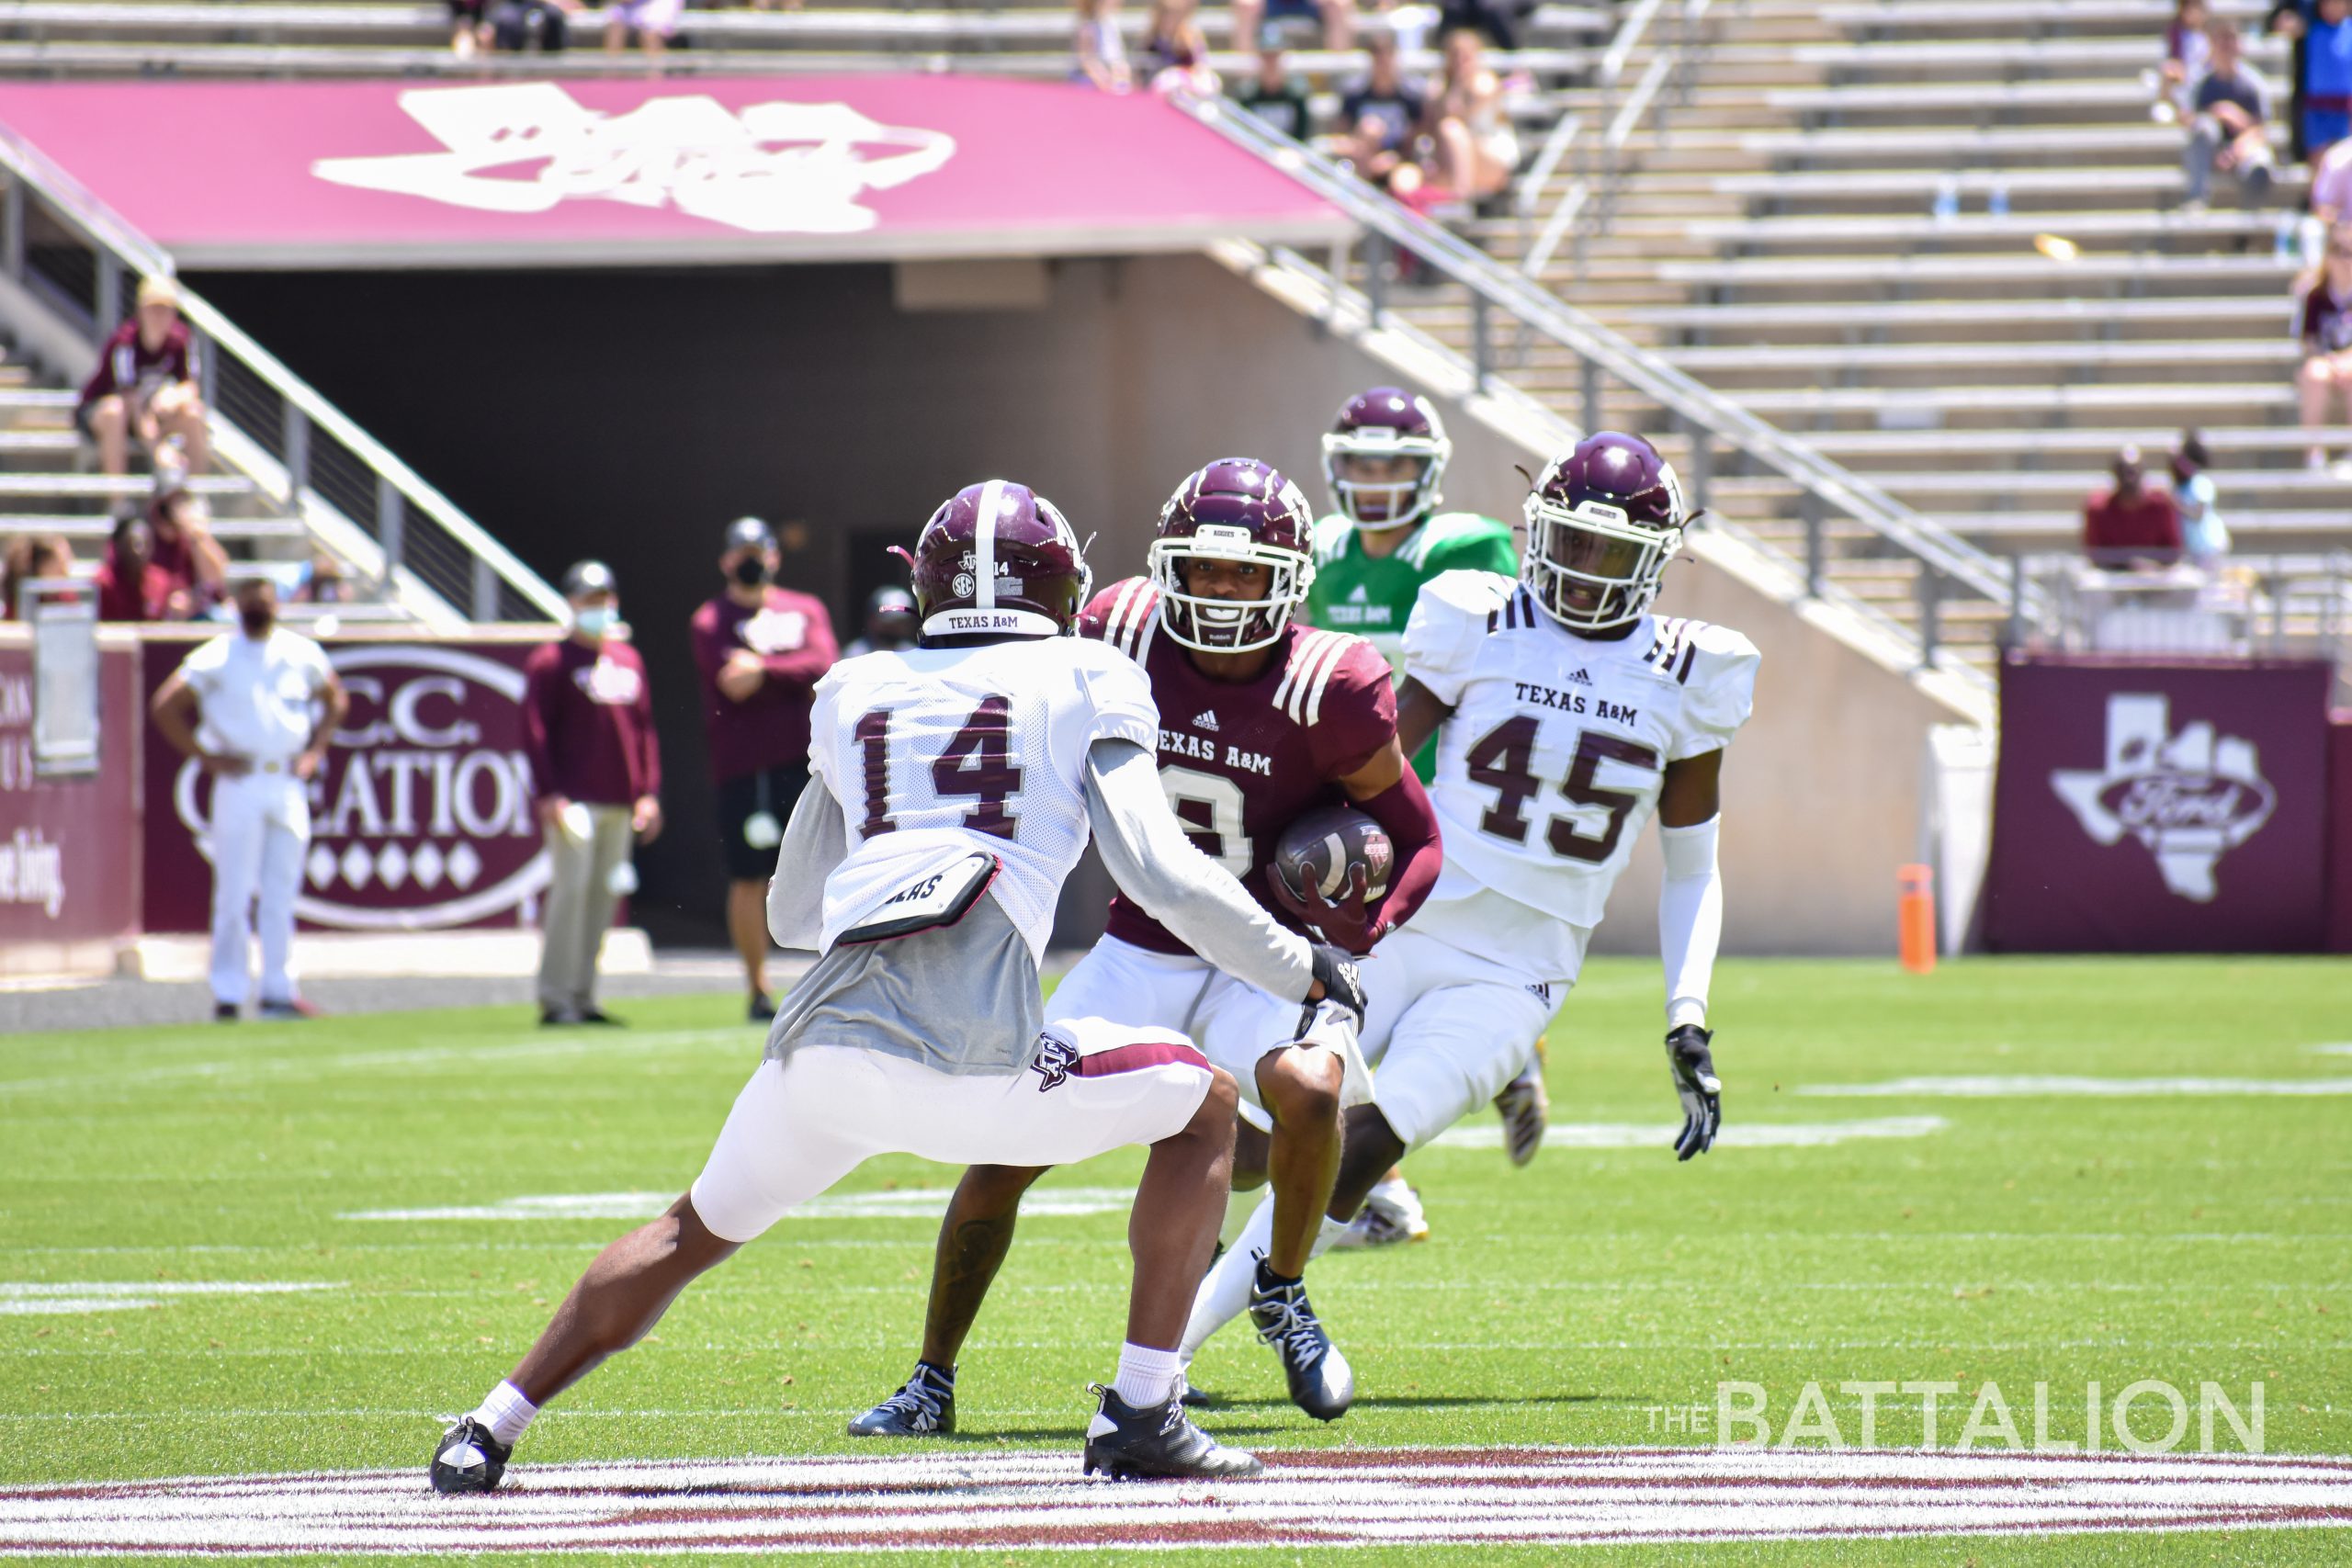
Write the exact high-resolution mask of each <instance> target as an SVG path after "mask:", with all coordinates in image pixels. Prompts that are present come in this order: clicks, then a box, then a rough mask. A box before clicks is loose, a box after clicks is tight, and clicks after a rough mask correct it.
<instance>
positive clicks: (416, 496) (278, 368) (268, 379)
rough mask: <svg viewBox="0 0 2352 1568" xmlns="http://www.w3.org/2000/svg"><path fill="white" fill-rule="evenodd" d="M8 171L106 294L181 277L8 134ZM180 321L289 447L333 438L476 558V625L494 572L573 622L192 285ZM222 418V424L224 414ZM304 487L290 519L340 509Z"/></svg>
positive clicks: (1, 132)
mask: <svg viewBox="0 0 2352 1568" xmlns="http://www.w3.org/2000/svg"><path fill="white" fill-rule="evenodd" d="M0 170H5V171H6V174H7V175H8V176H9V177H10V178H11V179H12V180H13V181H15V182H16V183H17V184H18V185H20V186H23V187H24V188H25V189H28V190H31V191H35V192H38V193H39V194H40V196H41V197H43V198H44V199H45V200H46V201H47V202H48V204H49V205H50V206H51V208H52V209H54V210H55V214H56V215H57V216H58V217H59V218H61V219H62V220H64V221H65V222H66V223H67V224H68V225H69V226H70V227H71V228H73V229H74V231H78V232H79V233H80V234H81V236H82V237H83V238H84V239H85V240H86V241H88V242H89V243H91V244H92V245H94V246H95V247H96V249H97V251H98V253H99V267H98V272H99V277H100V287H101V289H102V290H105V289H111V288H119V278H120V276H121V269H122V268H124V267H126V266H127V267H130V268H131V269H132V270H134V271H135V272H137V273H140V274H153V273H163V274H171V273H174V272H175V270H176V269H175V265H174V264H173V261H172V257H171V255H170V254H169V253H168V252H166V251H164V249H163V248H162V247H161V246H159V245H157V244H155V243H153V241H151V240H149V239H148V238H147V237H146V236H145V235H144V234H142V233H141V232H140V231H138V230H137V229H136V228H134V227H132V225H131V224H130V222H129V221H128V220H125V219H124V218H123V217H122V216H121V215H120V214H119V213H117V212H116V211H115V210H114V209H112V208H111V207H109V206H107V203H106V202H105V201H104V200H102V199H101V198H100V197H97V196H96V194H95V193H93V192H91V191H90V190H89V189H88V188H87V187H85V186H83V184H82V183H81V182H80V181H79V180H77V179H75V178H74V176H73V175H71V174H69V173H67V172H66V171H65V170H64V169H63V168H62V167H60V166H59V165H58V164H56V163H55V161H53V160H52V159H51V158H50V157H49V156H48V155H47V154H45V153H43V152H41V151H40V149H39V148H37V147H35V146H33V145H32V144H31V143H30V142H28V141H25V140H24V139H23V138H21V137H20V136H18V135H17V133H16V132H14V131H12V130H7V129H6V127H0ZM16 210H17V212H19V213H21V211H22V208H21V205H17V206H16ZM12 242H13V236H12ZM92 314H93V317H94V319H95V320H96V325H97V327H98V329H99V330H100V331H101V332H104V331H107V330H110V329H111V327H112V324H113V323H112V321H111V320H109V319H107V315H108V313H107V311H106V310H102V309H101V310H93V312H92ZM180 314H181V315H182V317H184V318H185V319H186V320H187V323H188V325H189V326H190V327H191V328H193V329H194V330H195V331H196V332H197V333H199V334H200V335H201V336H202V337H203V339H204V340H205V341H206V343H207V344H209V346H210V348H211V349H212V350H213V352H215V353H218V354H221V355H227V356H228V357H229V358H231V359H233V360H235V361H237V362H238V363H240V364H242V365H243V367H245V368H246V369H247V370H248V371H250V372H251V373H252V374H253V375H254V378H256V379H257V380H258V381H260V382H261V383H262V384H263V385H264V386H266V387H267V388H269V389H271V390H272V391H274V392H275V393H277V396H278V397H279V398H281V399H283V400H284V402H285V407H286V411H287V415H286V417H287V424H288V431H287V434H288V446H289V447H293V448H298V449H299V448H300V447H302V446H306V445H307V442H308V438H309V435H310V434H311V432H312V431H317V432H321V433H323V434H326V435H327V436H329V437H331V438H332V439H334V441H336V442H338V443H340V444H341V445H342V446H343V447H344V448H345V450H346V451H348V452H349V453H350V454H351V455H352V456H353V457H356V459H357V460H358V461H359V462H360V463H361V464H362V465H364V466H365V467H366V468H367V469H368V471H369V472H370V473H371V474H373V475H374V476H375V477H376V479H377V482H378V484H379V489H380V490H381V491H385V492H387V493H389V494H390V495H397V496H398V497H399V500H400V504H401V506H402V507H404V508H406V509H408V510H412V511H413V512H415V513H418V514H420V515H422V516H424V517H426V518H429V519H431V520H432V521H433V522H434V523H435V525H438V526H439V527H440V528H441V530H442V531H443V532H444V533H446V534H447V536H449V538H450V539H451V540H452V541H453V542H454V543H456V544H457V545H458V546H459V547H462V548H464V549H465V550H466V551H467V552H468V553H469V555H470V556H471V557H472V558H473V561H474V565H475V577H476V580H477V584H478V586H477V590H476V592H475V594H474V597H475V600H476V605H475V608H476V610H477V612H478V613H477V615H476V616H475V618H476V619H492V618H495V616H494V615H481V614H479V611H480V610H481V607H482V603H483V601H484V600H486V599H487V600H489V601H492V609H493V610H494V608H495V605H494V600H495V594H494V593H492V594H485V593H483V592H481V587H480V586H479V585H480V584H481V581H482V576H483V573H485V572H487V573H488V574H489V575H490V577H491V578H492V579H494V580H495V581H496V582H498V583H500V584H503V586H504V587H506V588H507V589H509V590H511V591H513V592H515V594H516V595H517V596H518V597H519V598H521V599H522V600H523V601H524V602H525V603H526V604H529V605H530V606H531V608H533V609H534V610H537V612H538V613H539V614H541V615H545V616H546V617H547V618H548V619H549V620H557V621H560V620H561V619H562V618H563V617H564V615H566V614H567V606H566V605H565V603H564V600H563V596H562V595H561V594H560V593H558V592H556V591H555V590H554V589H553V588H551V587H550V586H548V583H547V581H545V580H544V579H542V578H541V577H540V576H539V575H538V574H537V572H535V571H533V570H531V569H530V568H529V567H527V566H526V565H524V564H523V562H522V561H521V560H519V559H517V558H515V555H514V553H513V552H512V551H510V550H508V549H507V548H506V547H505V546H503V545H502V544H500V543H499V542H498V540H497V539H496V538H494V537H493V536H492V535H491V534H490V533H489V532H488V531H487V530H486V529H484V528H483V527H482V526H481V525H480V524H479V523H476V522H475V521H474V520H473V519H472V518H471V517H469V516H468V515H467V514H466V513H464V512H462V511H460V510H459V509H458V506H457V505H456V503H454V502H451V501H450V500H449V498H448V497H447V496H445V495H443V494H442V493H441V492H440V491H438V490H436V489H435V488H434V487H433V486H432V485H431V484H429V483H427V482H426V481H425V479H424V477H423V476H422V475H420V474H418V473H417V472H416V470H415V469H413V468H410V467H409V466H408V465H407V464H406V463H404V462H402V461H401V459H400V458H399V457H396V456H394V455H393V454H392V452H391V451H390V450H389V449H388V448H386V447H385V446H382V445H381V444H379V442H378V441H377V440H376V438H375V437H373V436H372V435H369V434H368V433H367V431H365V430H363V429H361V428H360V427H359V425H358V424H357V423H355V422H354V421H353V420H352V419H351V418H350V417H349V416H348V415H346V414H345V413H344V412H343V411H342V410H341V409H338V408H336V407H335V406H334V404H333V403H331V402H329V401H328V400H326V399H325V398H324V397H323V396H322V395H321V394H320V393H319V392H318V391H317V390H316V389H314V388H312V387H311V385H310V383H308V382H306V381H304V380H303V379H302V378H300V377H299V376H297V375H295V374H294V372H293V371H291V370H289V369H288V368H287V367H286V366H285V365H284V364H283V363H282V362H281V361H280V360H279V359H278V358H277V355H273V354H271V353H270V352H269V351H268V350H267V349H266V348H264V347H262V345H261V344H258V343H256V342H254V340H253V338H251V337H250V336H248V335H247V334H246V333H245V332H244V330H243V328H241V327H239V326H238V325H237V324H236V323H235V322H234V321H231V320H229V318H228V317H227V316H226V315H224V314H222V313H221V311H220V309H219V308H218V307H216V306H215V305H213V304H212V302H211V301H210V300H209V299H205V298H204V297H203V296H201V295H199V294H198V293H196V292H194V291H193V290H191V289H189V288H187V287H186V286H185V285H182V287H181V288H180ZM208 400H209V399H208ZM214 417H215V418H216V419H217V418H219V417H220V412H219V410H218V407H217V405H216V406H215V409H214ZM288 456H289V458H291V457H292V456H293V454H292V453H291V452H289V454H288ZM303 477H304V476H303V474H302V472H301V470H300V464H299V463H297V462H293V461H289V462H288V466H287V472H286V478H285V488H286V491H287V494H286V498H285V504H286V508H287V510H288V512H289V513H293V514H294V515H296V516H301V515H303V514H304V513H305V512H306V511H307V510H309V509H311V508H312V507H316V506H321V505H325V506H329V507H332V502H327V501H326V498H324V497H323V496H321V495H319V494H318V492H317V491H314V490H310V489H307V488H306V487H305V486H304V484H303V482H302V480H303ZM379 532H380V533H383V534H388V535H390V537H380V538H379V539H377V540H376V543H377V544H378V545H379V547H381V548H382V549H383V551H384V555H385V567H386V576H387V578H388V579H389V578H390V576H391V574H392V573H393V572H394V571H397V570H401V567H402V562H401V559H400V548H399V540H398V530H397V529H396V528H384V529H380V530H379Z"/></svg>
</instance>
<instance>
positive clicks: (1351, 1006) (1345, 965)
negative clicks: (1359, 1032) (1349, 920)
mask: <svg viewBox="0 0 2352 1568" xmlns="http://www.w3.org/2000/svg"><path fill="white" fill-rule="evenodd" d="M1312 952H1313V953H1314V964H1315V977H1316V978H1317V980H1320V981H1322V982H1323V999H1324V1000H1325V1001H1327V1002H1330V1003H1333V1004H1335V1005H1337V1006H1339V1007H1342V1008H1345V1009H1346V1010H1348V1011H1350V1012H1351V1013H1353V1014H1355V1022H1356V1027H1357V1028H1358V1029H1362V1028H1363V1015H1364V1010H1365V1004H1364V999H1363V979H1362V978H1361V977H1359V976H1357V974H1356V961H1355V960H1354V959H1353V958H1352V957H1351V956H1349V953H1348V951H1347V949H1345V948H1342V947H1335V946H1333V945H1332V944H1331V943H1329V942H1317V943H1316V944H1315V946H1314V948H1313V949H1312ZM1316 1005H1317V1004H1315V1003H1313V1002H1309V1003H1307V1004H1306V1012H1305V1013H1304V1014H1303V1015H1302V1016H1301V1019H1300V1022H1299V1032H1300V1033H1302V1034H1304V1033H1305V1032H1306V1023H1307V1021H1309V1020H1312V1019H1313V1018H1314V1016H1315V1009H1316Z"/></svg>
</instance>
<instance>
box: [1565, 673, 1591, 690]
mask: <svg viewBox="0 0 2352 1568" xmlns="http://www.w3.org/2000/svg"><path fill="white" fill-rule="evenodd" d="M1560 679H1561V681H1562V682H1564V683H1566V684H1567V685H1571V686H1589V685H1591V684H1592V671H1589V670H1578V671H1574V672H1573V673H1571V674H1566V675H1563V676H1561V677H1560Z"/></svg>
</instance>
